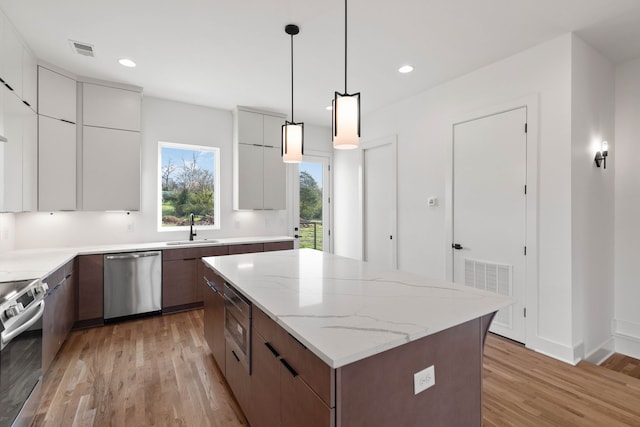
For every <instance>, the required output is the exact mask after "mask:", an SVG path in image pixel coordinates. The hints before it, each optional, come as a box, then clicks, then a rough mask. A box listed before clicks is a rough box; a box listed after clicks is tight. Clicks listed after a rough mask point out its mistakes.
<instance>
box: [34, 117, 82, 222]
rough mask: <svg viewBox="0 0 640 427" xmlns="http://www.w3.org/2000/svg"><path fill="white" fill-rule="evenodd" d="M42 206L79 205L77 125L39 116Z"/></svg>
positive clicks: (50, 208) (63, 208)
mask: <svg viewBox="0 0 640 427" xmlns="http://www.w3.org/2000/svg"><path fill="white" fill-rule="evenodd" d="M38 128H39V135H40V137H39V141H38V142H39V143H38V158H39V162H38V210H40V211H72V210H75V209H76V125H75V124H73V123H67V122H63V121H61V120H57V119H52V118H50V117H47V116H42V115H41V116H40V117H39V118H38Z"/></svg>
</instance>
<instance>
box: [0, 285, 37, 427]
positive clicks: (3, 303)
mask: <svg viewBox="0 0 640 427" xmlns="http://www.w3.org/2000/svg"><path fill="white" fill-rule="evenodd" d="M46 294H47V285H46V284H45V283H42V282H41V281H40V280H31V281H21V282H5V283H0V427H8V426H14V427H18V426H27V425H29V423H30V422H31V419H32V417H33V415H34V414H35V410H36V409H37V407H38V404H39V403H40V381H41V379H42V314H43V313H44V304H45V296H46Z"/></svg>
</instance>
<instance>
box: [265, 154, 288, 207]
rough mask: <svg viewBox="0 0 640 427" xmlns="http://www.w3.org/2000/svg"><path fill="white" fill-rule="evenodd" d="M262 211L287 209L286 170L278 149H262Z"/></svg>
mask: <svg viewBox="0 0 640 427" xmlns="http://www.w3.org/2000/svg"><path fill="white" fill-rule="evenodd" d="M262 183H263V186H264V196H263V200H264V205H263V208H264V209H286V208H287V169H286V166H285V164H284V162H283V161H282V156H281V155H280V148H279V147H267V146H265V147H264V179H263V181H262Z"/></svg>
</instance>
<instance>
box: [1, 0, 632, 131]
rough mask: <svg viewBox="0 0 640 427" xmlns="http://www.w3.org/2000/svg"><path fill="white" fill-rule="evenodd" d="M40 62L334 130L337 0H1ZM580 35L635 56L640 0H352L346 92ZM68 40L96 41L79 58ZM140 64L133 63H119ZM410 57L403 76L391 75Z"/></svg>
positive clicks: (366, 106)
mask: <svg viewBox="0 0 640 427" xmlns="http://www.w3.org/2000/svg"><path fill="white" fill-rule="evenodd" d="M0 8H1V9H2V10H3V11H4V12H5V14H6V15H7V16H8V18H9V20H10V21H11V22H12V23H13V24H14V25H15V27H16V28H18V31H19V32H20V33H21V35H22V37H23V38H24V39H25V41H26V42H27V44H28V45H29V46H30V47H31V49H32V50H33V51H34V53H35V54H36V56H38V58H40V59H42V60H44V61H47V62H49V63H52V64H54V65H57V66H59V67H61V68H63V69H66V70H68V71H70V72H72V73H75V74H77V75H82V76H88V77H93V78H97V79H104V80H110V81H117V82H122V83H128V84H132V85H137V86H141V87H143V88H144V93H145V94H146V95H150V96H157V97H162V98H168V99H172V100H177V101H183V102H187V103H192V104H198V105H205V106H210V107H217V108H222V109H229V110H230V109H232V108H233V107H235V106H236V105H245V106H250V107H254V108H260V109H269V110H275V111H280V112H284V113H290V108H291V106H290V96H291V95H290V84H291V82H290V74H289V73H290V56H289V55H290V50H289V49H290V44H289V43H290V42H289V36H288V35H287V34H286V33H285V32H284V26H285V25H286V24H289V23H295V24H298V25H299V26H300V29H301V31H300V34H299V35H297V36H295V38H294V43H295V45H294V49H295V119H296V121H303V122H305V123H309V124H319V125H327V126H328V125H330V113H329V112H328V111H327V110H325V107H326V106H327V105H329V104H330V100H331V98H332V97H333V92H334V91H339V92H343V91H344V89H345V88H344V3H343V1H342V0H324V1H317V0H316V1H312V0H235V1H220V0H180V1H178V0H29V1H25V0H0ZM570 31H574V32H576V33H577V34H578V36H580V37H582V38H583V39H584V40H585V41H587V42H588V43H589V44H591V45H592V46H594V47H595V48H596V49H598V50H600V51H601V52H602V53H604V54H605V55H606V56H607V57H609V58H610V59H611V60H612V61H613V62H616V63H617V62H622V61H626V60H629V59H633V58H637V57H640V1H638V0H396V1H383V0H351V1H350V2H349V56H348V61H349V64H348V65H349V68H348V70H349V72H348V84H349V85H348V91H349V92H350V93H353V92H361V93H362V95H361V98H362V108H363V113H364V114H366V113H367V112H369V111H372V110H376V109H378V108H381V107H382V106H384V105H387V104H389V103H393V102H396V101H398V100H400V99H403V98H406V97H409V96H411V95H412V94H415V93H417V92H420V91H423V90H426V89H428V88H431V87H433V86H436V85H438V84H440V83H442V82H445V81H448V80H451V79H453V78H455V77H458V76H461V75H464V74H466V73H469V72H471V71H473V70H475V69H478V68H480V67H483V66H485V65H488V64H490V63H492V62H495V61H496V60H499V59H501V58H505V57H507V56H509V55H512V54H514V53H516V52H519V51H522V50H524V49H526V48H529V47H531V46H534V45H536V44H538V43H541V42H544V41H546V40H550V39H552V38H554V37H557V36H559V35H561V34H564V33H567V32H570ZM69 39H71V40H76V41H80V42H85V43H89V44H92V45H94V46H95V52H96V56H95V57H94V58H89V57H84V56H80V55H78V54H76V53H74V52H73V51H72V49H71V47H70V44H69ZM122 57H127V58H131V59H133V60H135V61H136V62H137V64H138V66H137V67H136V68H134V69H128V68H124V67H122V66H120V65H119V64H118V63H117V60H118V59H119V58H122ZM406 63H409V64H411V65H413V66H414V67H415V71H414V72H413V73H411V74H406V75H402V74H399V73H398V72H397V69H398V67H399V66H401V65H403V64H406Z"/></svg>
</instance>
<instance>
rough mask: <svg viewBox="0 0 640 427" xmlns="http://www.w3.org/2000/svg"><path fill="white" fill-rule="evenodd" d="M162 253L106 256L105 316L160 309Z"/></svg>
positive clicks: (106, 317) (112, 317) (110, 317)
mask: <svg viewBox="0 0 640 427" xmlns="http://www.w3.org/2000/svg"><path fill="white" fill-rule="evenodd" d="M161 301H162V252H161V251H150V252H131V253H122V254H109V255H105V256H104V318H105V320H107V319H114V318H116V317H124V316H132V315H135V314H143V313H150V312H158V311H160V309H161V308H162V307H161Z"/></svg>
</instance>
